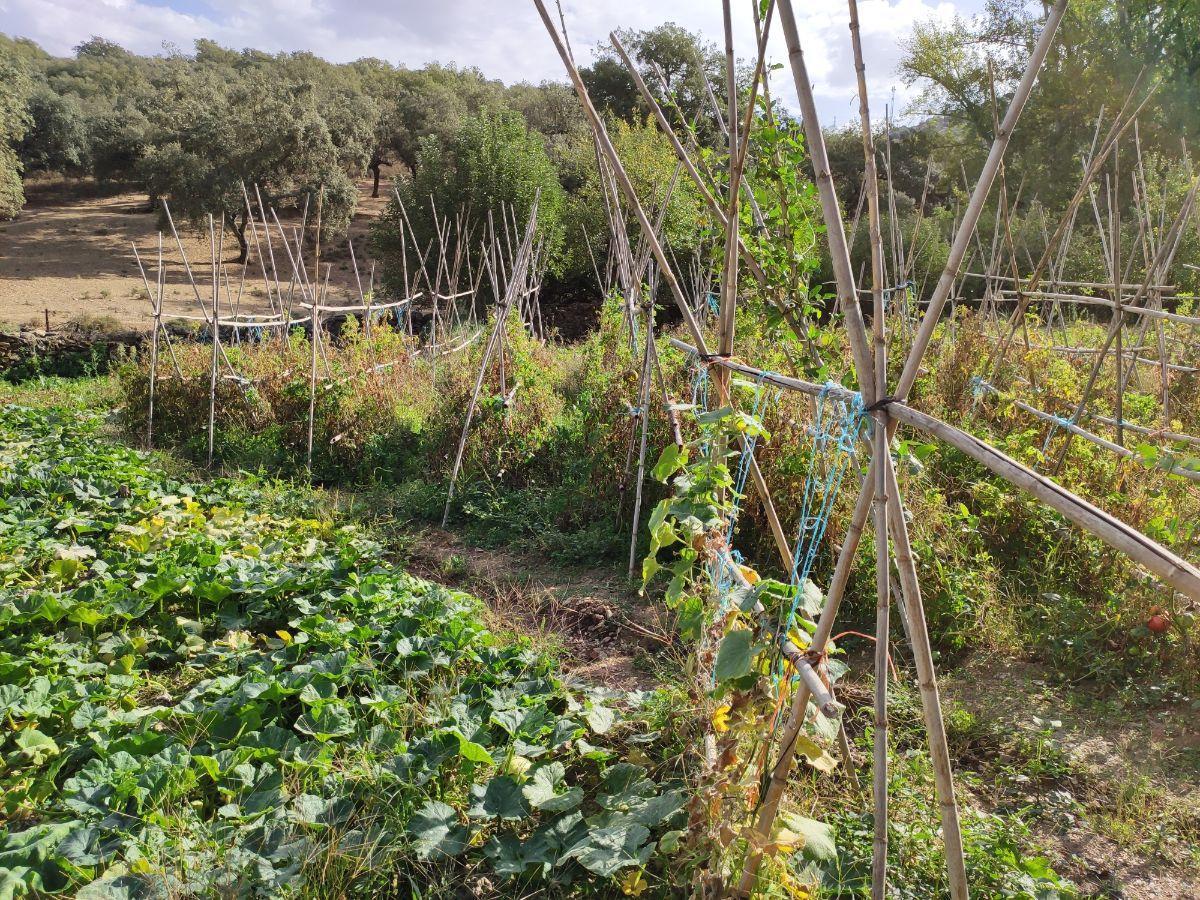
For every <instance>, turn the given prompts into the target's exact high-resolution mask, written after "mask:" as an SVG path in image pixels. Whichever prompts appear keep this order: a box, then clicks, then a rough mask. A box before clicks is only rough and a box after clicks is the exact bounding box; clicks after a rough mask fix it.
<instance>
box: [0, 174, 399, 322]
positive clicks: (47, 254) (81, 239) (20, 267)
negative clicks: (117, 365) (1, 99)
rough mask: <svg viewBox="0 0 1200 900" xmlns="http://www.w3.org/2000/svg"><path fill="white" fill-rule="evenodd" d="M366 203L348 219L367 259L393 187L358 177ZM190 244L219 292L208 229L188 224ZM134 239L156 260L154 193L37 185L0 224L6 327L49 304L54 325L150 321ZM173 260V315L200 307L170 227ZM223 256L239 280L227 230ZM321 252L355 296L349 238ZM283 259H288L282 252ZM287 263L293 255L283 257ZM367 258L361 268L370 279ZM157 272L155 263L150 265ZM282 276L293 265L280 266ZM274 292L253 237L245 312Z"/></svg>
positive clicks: (337, 283) (335, 285)
mask: <svg viewBox="0 0 1200 900" xmlns="http://www.w3.org/2000/svg"><path fill="white" fill-rule="evenodd" d="M359 188H360V192H361V195H360V199H359V205H358V209H357V211H356V212H355V216H354V219H353V221H352V223H351V226H350V238H351V240H353V241H354V246H355V251H356V252H357V254H358V259H359V264H360V266H363V264H364V261H365V260H366V251H367V240H366V232H367V229H368V228H369V226H370V223H371V221H372V220H373V219H374V218H375V217H376V216H377V215H378V214H379V212H380V211H381V210H382V209H383V208H384V206H385V205H386V203H387V194H386V191H383V190H381V192H380V193H381V196H380V197H378V198H375V199H372V198H371V183H370V181H369V180H363V181H361V182H360V184H359ZM180 237H181V238H182V239H183V248H184V252H185V253H186V254H187V258H188V260H189V261H190V263H191V265H192V269H193V273H194V274H195V277H196V282H197V286H198V287H199V289H200V295H201V297H203V298H204V299H205V302H208V298H209V297H210V296H211V295H210V294H209V293H206V290H205V288H206V286H209V287H210V289H211V284H212V282H211V277H212V276H211V265H210V262H209V259H210V253H209V242H208V235H207V234H201V233H200V232H199V231H198V230H194V229H190V228H188V229H181V232H180ZM133 246H136V247H137V249H138V253H139V254H141V257H142V260H143V262H144V263H146V264H147V265H148V266H153V264H154V261H155V260H156V259H157V253H158V250H157V246H158V216H157V215H156V214H154V213H151V212H148V211H147V208H146V197H145V196H144V195H141V194H134V193H118V194H109V195H105V194H103V193H101V192H99V191H97V189H96V186H95V184H94V183H92V182H91V181H87V180H74V179H70V180H62V179H59V180H55V181H52V182H45V183H41V184H33V185H30V186H29V202H28V205H27V206H26V208H25V210H24V211H23V212H22V213H21V215H20V217H19V218H18V219H16V220H14V221H11V222H5V223H0V327H4V328H15V327H19V326H21V325H35V324H36V325H41V324H44V322H45V316H46V310H49V314H50V323H51V325H52V326H53V325H55V324H61V323H64V322H66V321H70V320H78V319H106V320H112V321H114V322H119V323H120V324H122V325H127V326H134V327H137V326H143V325H146V326H148V320H147V312H148V310H149V302H148V300H147V297H146V291H145V288H144V287H143V284H142V277H141V275H140V273H139V272H138V267H137V263H136V261H135V260H134V255H133V250H132V247H133ZM163 253H164V259H165V260H166V264H167V277H166V292H165V301H164V305H163V308H164V311H165V313H166V314H167V315H171V314H174V315H188V314H191V315H194V314H197V313H198V308H197V300H196V294H195V291H194V290H193V288H192V286H191V284H190V283H189V281H188V277H187V273H186V271H185V269H184V267H183V261H182V257H181V255H180V252H179V249H178V247H177V246H176V245H175V241H174V238H173V236H172V235H171V233H170V231H167V232H166V233H165V234H164V236H163ZM224 259H225V264H226V273H227V277H228V278H229V279H230V282H231V283H232V284H233V285H234V290H235V292H236V290H237V288H236V285H237V284H238V281H239V280H240V279H241V277H242V266H240V265H238V263H237V262H236V259H237V251H236V242H235V241H234V240H233V238H232V236H229V235H227V236H226V243H225V253H224ZM322 259H323V260H324V261H325V262H329V263H330V264H332V266H333V268H332V270H331V274H330V279H329V282H330V291H331V294H332V295H333V296H338V295H349V294H353V295H354V296H355V298H357V288H356V286H355V283H354V270H353V268H352V267H351V265H350V258H349V253H348V250H347V245H346V238H345V237H341V238H338V239H337V240H336V241H335V243H334V245H333V246H332V247H326V248H324V250H323V253H322ZM276 262H277V265H278V264H280V260H279V259H278V258H277V260H276ZM282 264H283V265H285V266H286V261H284V262H283V263H282ZM369 268H370V263H369V262H366V264H365V268H364V269H363V271H362V276H363V278H364V279H365V278H366V270H367V269H369ZM148 274H149V275H150V278H151V281H153V278H154V275H153V270H152V269H150V270H148ZM280 274H281V277H286V274H287V273H286V272H285V271H284V270H282V269H281V270H280ZM266 309H267V302H266V293H265V291H264V290H263V288H262V272H261V269H260V268H259V263H258V260H257V258H256V257H255V255H254V248H253V244H252V245H251V255H250V259H249V270H248V271H247V272H246V288H245V293H244V296H243V300H242V311H243V312H264V311H266Z"/></svg>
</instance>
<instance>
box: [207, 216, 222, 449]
mask: <svg viewBox="0 0 1200 900" xmlns="http://www.w3.org/2000/svg"><path fill="white" fill-rule="evenodd" d="M224 239H225V223H224V222H221V240H222V242H224ZM208 244H209V253H210V254H211V256H212V279H213V310H212V320H211V323H210V327H211V330H212V365H211V368H210V370H209V379H208V466H209V468H212V464H213V438H214V433H215V431H216V420H217V355H218V354H219V353H220V351H221V313H220V300H219V298H220V295H221V280H220V277H219V276H218V274H217V256H218V251H217V240H216V237H215V236H214V235H213V217H212V215H211V214H210V215H209V217H208Z"/></svg>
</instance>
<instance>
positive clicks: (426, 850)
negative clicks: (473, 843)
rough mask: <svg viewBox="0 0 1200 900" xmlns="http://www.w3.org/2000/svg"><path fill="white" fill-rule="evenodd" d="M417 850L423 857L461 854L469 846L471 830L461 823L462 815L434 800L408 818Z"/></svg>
mask: <svg viewBox="0 0 1200 900" xmlns="http://www.w3.org/2000/svg"><path fill="white" fill-rule="evenodd" d="M407 831H408V833H409V834H410V835H411V836H412V839H413V849H414V850H416V852H417V855H419V856H421V857H423V858H429V857H438V856H458V855H459V854H460V853H462V852H463V851H464V850H466V849H467V841H468V840H469V839H470V833H469V832H468V831H467V829H466V828H465V827H464V826H462V825H460V824H459V821H458V814H457V813H455V812H454V809H453V808H452V807H450V806H447V805H446V804H445V803H440V802H438V801H436V800H430V801H429V802H427V803H426V804H425V805H424V806H422V807H421V808H420V809H419V810H418V811H417V813H416V814H415V815H414V816H413V817H412V818H411V819H409V821H408V828H407Z"/></svg>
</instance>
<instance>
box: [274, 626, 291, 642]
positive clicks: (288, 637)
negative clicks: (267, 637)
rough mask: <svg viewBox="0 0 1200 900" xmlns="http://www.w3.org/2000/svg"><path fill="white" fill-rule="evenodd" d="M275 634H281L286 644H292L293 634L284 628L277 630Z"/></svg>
mask: <svg viewBox="0 0 1200 900" xmlns="http://www.w3.org/2000/svg"><path fill="white" fill-rule="evenodd" d="M275 634H277V635H278V636H279V639H280V640H281V641H283V642H284V643H285V644H290V643H291V642H292V636H291V634H290V633H288V632H286V631H284V630H283V629H282V628H281V629H280V630H279V631H276V632H275Z"/></svg>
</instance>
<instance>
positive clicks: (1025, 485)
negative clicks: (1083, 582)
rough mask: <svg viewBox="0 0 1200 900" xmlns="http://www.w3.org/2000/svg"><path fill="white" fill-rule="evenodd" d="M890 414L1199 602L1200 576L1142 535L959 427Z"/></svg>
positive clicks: (905, 410)
mask: <svg viewBox="0 0 1200 900" xmlns="http://www.w3.org/2000/svg"><path fill="white" fill-rule="evenodd" d="M889 411H890V413H891V415H892V418H893V419H896V420H899V421H901V422H904V423H905V424H907V425H911V426H912V427H914V428H916V429H918V430H920V431H923V432H925V433H926V434H929V435H932V436H934V437H936V438H938V439H939V440H942V441H944V442H945V443H947V444H949V445H950V446H952V447H954V448H956V449H957V450H960V451H961V452H963V453H965V454H966V455H967V456H970V457H971V458H972V459H974V460H975V461H976V462H979V463H981V464H982V465H983V466H985V467H986V468H988V469H990V470H991V471H992V472H994V473H995V474H997V475H999V476H1000V477H1002V478H1003V479H1004V480H1005V481H1007V482H1009V483H1010V484H1012V485H1014V486H1016V487H1019V488H1021V489H1022V490H1024V491H1026V492H1027V493H1029V494H1032V495H1033V496H1034V497H1036V498H1037V499H1038V500H1041V501H1042V502H1043V503H1045V504H1046V505H1047V506H1050V507H1051V508H1052V509H1054V510H1056V511H1057V512H1059V513H1061V514H1062V515H1063V516H1064V517H1065V518H1067V519H1068V520H1070V521H1071V522H1073V523H1075V524H1076V525H1078V526H1079V527H1081V528H1083V529H1084V530H1085V531H1089V532H1091V533H1092V534H1094V535H1095V536H1096V537H1098V538H1099V539H1100V540H1102V541H1104V542H1105V543H1106V544H1108V545H1109V546H1110V547H1113V548H1115V549H1117V550H1119V551H1120V552H1121V553H1123V554H1124V555H1125V556H1127V557H1129V558H1130V559H1131V560H1133V561H1134V562H1136V563H1138V564H1140V565H1142V566H1145V567H1146V568H1147V569H1149V570H1150V571H1151V572H1153V573H1154V574H1155V575H1157V576H1158V577H1159V578H1160V579H1161V580H1162V581H1163V582H1164V583H1166V584H1168V585H1170V586H1171V587H1173V588H1175V589H1176V590H1178V591H1180V592H1181V593H1183V594H1186V595H1187V596H1188V597H1191V598H1192V599H1194V600H1200V570H1197V569H1196V568H1195V567H1194V566H1193V565H1192V564H1191V563H1188V562H1186V561H1184V560H1183V559H1181V558H1179V557H1178V556H1176V555H1175V554H1174V553H1172V552H1171V551H1170V550H1167V549H1166V548H1165V547H1162V546H1161V545H1159V544H1158V543H1156V542H1155V541H1153V540H1151V539H1150V538H1148V537H1146V536H1145V535H1144V534H1142V533H1141V532H1139V531H1138V530H1137V529H1135V528H1132V527H1131V526H1129V525H1126V524H1125V523H1124V522H1122V521H1121V520H1119V519H1117V518H1115V517H1114V516H1112V515H1110V514H1109V513H1106V512H1105V511H1104V510H1102V509H1099V508H1097V507H1095V506H1093V505H1092V504H1091V503H1088V502H1087V501H1086V500H1084V499H1082V498H1081V497H1078V496H1076V495H1075V494H1073V493H1071V492H1070V491H1068V490H1067V489H1066V488H1064V487H1062V486H1061V485H1059V484H1057V483H1056V482H1054V481H1053V480H1051V479H1050V478H1048V477H1046V476H1044V475H1040V474H1038V473H1037V472H1034V471H1032V470H1030V469H1029V468H1027V467H1026V466H1023V465H1022V464H1021V463H1019V462H1017V461H1016V460H1014V459H1012V458H1011V457H1009V456H1007V455H1006V454H1004V453H1002V452H1001V451H999V450H997V449H996V448H995V447H992V446H991V445H989V444H988V443H986V442H985V441H982V440H980V439H979V438H977V437H975V436H974V435H971V434H968V433H967V432H965V431H962V430H960V429H958V428H955V427H954V426H953V425H950V424H948V423H946V422H942V421H940V420H938V419H935V418H934V417H933V416H930V415H927V414H925V413H922V412H919V411H917V410H915V409H913V408H912V407H909V406H903V405H901V404H898V403H894V404H892V405H891V406H890V407H889Z"/></svg>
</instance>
